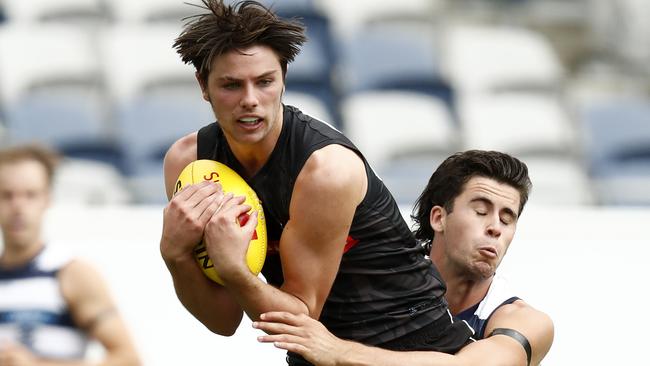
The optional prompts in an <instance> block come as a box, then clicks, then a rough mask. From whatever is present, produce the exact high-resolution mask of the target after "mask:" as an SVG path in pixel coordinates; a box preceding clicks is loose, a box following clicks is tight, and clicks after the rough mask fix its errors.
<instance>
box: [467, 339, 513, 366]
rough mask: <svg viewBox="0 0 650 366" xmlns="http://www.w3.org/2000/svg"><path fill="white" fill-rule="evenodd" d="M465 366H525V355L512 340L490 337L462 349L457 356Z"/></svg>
mask: <svg viewBox="0 0 650 366" xmlns="http://www.w3.org/2000/svg"><path fill="white" fill-rule="evenodd" d="M456 357H457V358H458V361H459V364H461V365H466V366H479V365H480V366H525V365H526V353H525V352H524V350H523V348H522V347H521V345H520V344H519V343H518V342H517V341H515V340H514V339H508V338H506V337H490V338H485V339H482V340H480V341H478V342H474V343H471V344H469V345H467V346H465V347H463V348H462V349H461V350H460V351H459V352H458V353H457V354H456Z"/></svg>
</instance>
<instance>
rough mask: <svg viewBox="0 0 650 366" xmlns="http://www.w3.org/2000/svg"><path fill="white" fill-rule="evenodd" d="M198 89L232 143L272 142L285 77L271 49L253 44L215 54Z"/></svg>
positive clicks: (277, 130) (278, 123) (278, 125)
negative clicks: (210, 68)
mask: <svg viewBox="0 0 650 366" xmlns="http://www.w3.org/2000/svg"><path fill="white" fill-rule="evenodd" d="M201 88H202V91H203V98H204V99H205V100H206V101H208V102H210V104H211V105H212V110H213V111H214V114H215V116H216V117H217V120H218V121H219V124H220V126H221V128H222V129H223V131H224V133H225V134H226V138H227V139H228V142H229V143H230V144H231V145H232V144H241V145H252V144H258V143H260V142H262V144H270V146H273V145H274V144H275V138H277V137H278V136H279V135H280V130H281V120H280V119H281V118H282V112H281V111H282V108H281V106H282V104H281V99H282V92H283V90H284V80H283V78H282V68H281V66H280V61H279V59H278V56H277V55H276V54H275V52H273V50H272V49H271V48H269V47H267V46H252V47H249V48H246V49H243V50H239V51H236V50H233V51H230V52H227V53H225V54H223V55H221V56H218V57H216V58H215V59H214V60H213V62H212V70H211V71H210V74H209V75H208V80H207V85H205V83H201Z"/></svg>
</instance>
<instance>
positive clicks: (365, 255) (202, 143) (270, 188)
mask: <svg viewBox="0 0 650 366" xmlns="http://www.w3.org/2000/svg"><path fill="white" fill-rule="evenodd" d="M330 144H338V145H342V146H345V147H346V148H348V149H350V150H352V151H354V152H355V153H356V154H357V155H359V157H360V158H361V159H362V160H363V162H364V165H365V168H366V175H367V179H368V190H367V193H366V196H365V197H364V199H363V201H362V202H361V204H359V205H358V207H357V208H356V212H355V214H354V218H353V221H352V226H351V228H350V232H349V236H348V238H347V242H346V243H345V247H344V254H343V257H342V260H341V264H340V268H339V270H338V274H337V276H336V278H335V280H334V283H333V285H332V289H331V292H330V294H329V296H328V298H327V300H326V301H325V304H324V306H323V310H322V313H321V316H320V319H319V320H320V321H321V322H323V324H324V325H325V326H326V327H327V328H328V329H329V330H330V331H331V332H332V333H333V334H335V335H336V336H338V337H341V338H344V339H349V340H355V341H359V342H362V343H365V344H369V345H379V346H380V345H381V344H383V343H387V342H390V341H393V340H395V339H398V338H400V337H403V336H405V335H408V334H410V333H413V332H416V331H417V330H420V329H422V328H424V327H426V326H427V325H430V324H432V323H434V322H435V321H436V320H438V319H440V318H441V317H445V316H448V315H447V303H446V301H445V300H444V297H443V295H444V293H445V290H446V288H445V285H444V284H443V282H442V281H441V280H440V274H439V273H438V271H437V270H436V269H435V267H433V265H432V264H431V262H430V261H429V260H428V259H426V258H425V256H424V253H423V251H422V249H421V247H420V246H419V245H418V243H417V242H416V240H415V238H414V236H413V234H412V233H411V231H410V229H409V227H408V225H407V224H406V222H405V221H404V219H403V218H402V216H401V213H400V211H399V208H398V206H397V204H396V202H395V200H394V199H393V197H392V195H391V194H390V192H389V191H388V190H387V188H386V187H385V186H384V184H383V182H382V181H381V180H380V179H379V178H378V177H377V176H376V175H375V173H374V172H373V171H372V169H371V168H370V166H369V164H368V162H367V161H366V159H365V158H364V157H363V155H362V154H361V153H360V152H359V150H358V149H357V148H356V147H355V146H354V145H353V144H352V142H351V141H350V140H348V139H347V138H346V137H345V136H344V135H343V134H342V133H340V132H339V131H337V130H336V129H334V128H332V127H331V126H329V125H327V124H326V123H323V122H321V121H318V120H316V119H313V118H311V117H309V116H307V115H305V114H303V113H302V112H301V111H299V110H298V109H297V108H295V107H292V106H284V115H283V125H282V130H281V133H280V136H279V138H278V141H277V143H276V144H275V148H274V149H273V151H272V153H271V155H270V156H269V159H268V161H267V162H266V164H265V165H264V166H263V167H262V168H261V169H260V170H259V171H258V172H257V173H256V174H255V175H254V176H253V177H251V178H245V179H246V181H247V183H248V184H249V185H250V186H251V187H252V188H253V189H254V190H255V192H256V193H257V195H258V197H259V198H260V200H261V201H262V207H263V209H264V215H265V217H266V223H267V234H268V252H267V258H266V261H265V264H264V267H263V269H262V274H263V275H264V277H265V278H266V280H267V282H268V283H269V284H272V285H274V286H280V285H282V283H283V275H282V266H281V263H280V256H279V251H280V250H281V248H280V247H279V241H280V236H281V234H282V229H283V227H284V225H285V224H286V223H287V221H289V218H290V217H289V205H290V203H291V194H292V192H293V188H294V184H295V182H296V179H297V177H298V175H299V174H300V171H301V169H302V167H303V165H304V164H305V162H306V161H307V159H308V158H309V157H310V156H311V154H312V153H313V152H314V151H316V150H319V149H321V148H323V147H325V146H327V145H330ZM197 158H198V159H212V160H216V161H219V162H221V163H224V164H226V165H227V166H229V167H230V168H232V169H233V170H235V171H236V172H237V173H239V174H240V175H242V176H243V177H244V174H243V172H244V170H243V167H242V165H241V164H240V162H239V161H238V160H237V158H236V157H235V156H234V154H233V152H232V151H231V149H230V147H229V146H228V143H227V141H226V139H225V136H224V133H223V131H222V130H221V128H220V126H219V124H218V122H214V123H211V124H209V125H207V126H205V127H203V128H202V129H200V130H199V132H198V142H197ZM342 244H343V243H342ZM342 246H343V245H342Z"/></svg>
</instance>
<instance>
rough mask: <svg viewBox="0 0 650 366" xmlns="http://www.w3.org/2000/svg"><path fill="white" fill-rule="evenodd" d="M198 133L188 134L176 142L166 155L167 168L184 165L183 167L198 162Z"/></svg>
mask: <svg viewBox="0 0 650 366" xmlns="http://www.w3.org/2000/svg"><path fill="white" fill-rule="evenodd" d="M197 140H198V132H192V133H190V134H187V135H185V136H183V137H181V138H179V139H178V140H176V141H175V142H174V143H173V144H172V145H171V146H170V148H169V150H167V153H166V154H165V166H167V165H168V164H170V165H174V164H182V163H184V164H183V166H185V165H187V164H189V163H190V161H193V160H196V148H197Z"/></svg>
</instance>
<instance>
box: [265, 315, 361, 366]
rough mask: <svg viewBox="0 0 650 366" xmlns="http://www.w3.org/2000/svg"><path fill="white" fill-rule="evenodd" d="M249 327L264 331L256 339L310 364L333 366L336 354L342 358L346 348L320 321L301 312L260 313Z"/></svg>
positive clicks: (344, 343)
mask: <svg viewBox="0 0 650 366" xmlns="http://www.w3.org/2000/svg"><path fill="white" fill-rule="evenodd" d="M253 327H254V328H256V329H260V330H262V331H264V332H266V333H268V335H262V336H259V337H258V338H257V340H258V341H259V342H262V343H273V345H274V346H275V347H277V348H280V349H284V350H287V351H290V352H294V353H297V354H299V355H301V356H302V357H304V358H305V359H306V360H307V361H309V362H311V363H313V364H314V365H319V366H335V365H337V364H339V359H338V357H343V358H341V359H345V356H344V355H345V354H347V353H348V352H350V347H348V345H349V343H350V342H348V341H345V340H342V339H340V338H337V337H336V336H334V335H333V334H332V333H330V332H329V331H328V330H327V328H325V326H324V325H323V324H322V323H321V322H319V321H317V320H314V319H312V318H311V317H309V316H308V315H305V314H298V315H296V314H291V313H287V312H269V313H264V314H262V315H260V320H259V321H256V322H253Z"/></svg>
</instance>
